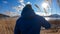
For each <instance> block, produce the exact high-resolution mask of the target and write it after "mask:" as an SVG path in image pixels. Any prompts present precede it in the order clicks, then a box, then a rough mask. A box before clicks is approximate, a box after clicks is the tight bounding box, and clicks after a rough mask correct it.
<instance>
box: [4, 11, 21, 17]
mask: <svg viewBox="0 0 60 34" xmlns="http://www.w3.org/2000/svg"><path fill="white" fill-rule="evenodd" d="M5 14H6V15H9V16H10V17H13V16H19V15H20V14H19V13H17V12H12V11H6V12H5Z"/></svg>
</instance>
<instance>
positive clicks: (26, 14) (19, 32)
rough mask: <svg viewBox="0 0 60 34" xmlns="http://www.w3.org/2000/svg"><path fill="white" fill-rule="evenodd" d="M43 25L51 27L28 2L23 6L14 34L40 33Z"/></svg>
mask: <svg viewBox="0 0 60 34" xmlns="http://www.w3.org/2000/svg"><path fill="white" fill-rule="evenodd" d="M41 26H43V27H45V28H46V29H49V28H50V24H49V23H48V22H47V21H46V20H45V19H44V18H43V17H42V16H38V15H36V14H35V13H34V10H33V9H32V7H31V5H30V4H28V5H26V6H25V7H24V8H23V11H22V13H21V17H20V18H19V19H18V20H17V22H16V26H15V29H14V34H40V29H41Z"/></svg>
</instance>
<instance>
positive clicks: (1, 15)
mask: <svg viewBox="0 0 60 34" xmlns="http://www.w3.org/2000/svg"><path fill="white" fill-rule="evenodd" d="M2 17H10V16H8V15H4V14H0V18H2Z"/></svg>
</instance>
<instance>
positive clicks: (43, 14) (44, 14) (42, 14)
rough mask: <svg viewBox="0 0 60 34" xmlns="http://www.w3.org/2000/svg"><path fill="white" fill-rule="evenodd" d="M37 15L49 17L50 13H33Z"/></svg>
mask: <svg viewBox="0 0 60 34" xmlns="http://www.w3.org/2000/svg"><path fill="white" fill-rule="evenodd" d="M35 13H36V14H37V15H40V16H49V15H51V13H47V14H46V13H42V12H35Z"/></svg>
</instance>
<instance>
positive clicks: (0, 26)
mask: <svg viewBox="0 0 60 34" xmlns="http://www.w3.org/2000/svg"><path fill="white" fill-rule="evenodd" d="M15 23H16V19H15V18H2V19H0V34H13V31H14V26H15Z"/></svg>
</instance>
